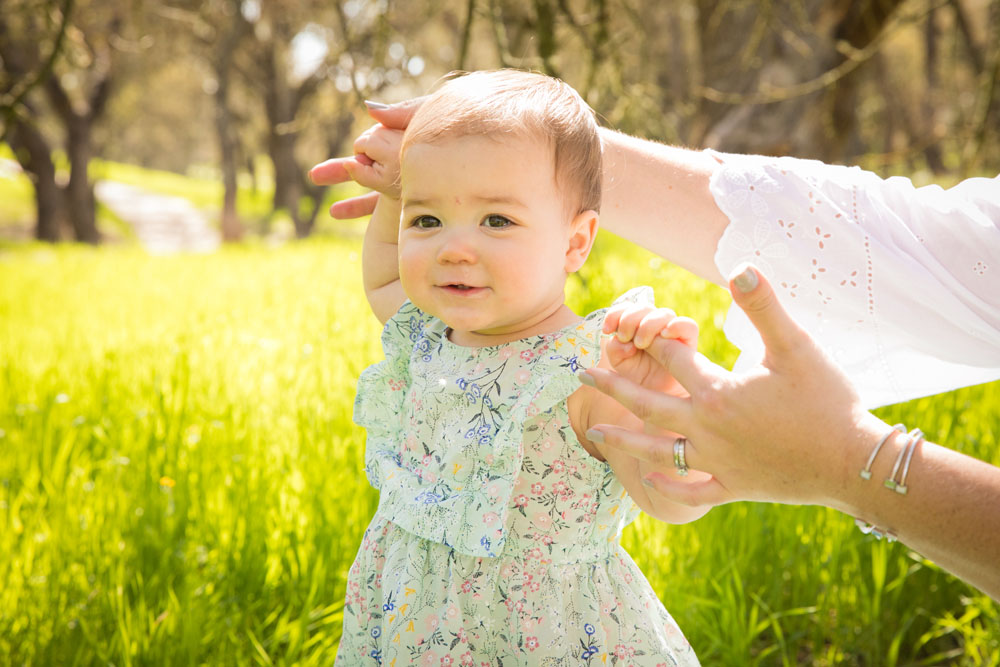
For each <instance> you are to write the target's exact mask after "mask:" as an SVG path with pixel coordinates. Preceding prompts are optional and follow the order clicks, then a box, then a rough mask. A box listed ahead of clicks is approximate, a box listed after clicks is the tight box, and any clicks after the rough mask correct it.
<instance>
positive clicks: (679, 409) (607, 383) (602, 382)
mask: <svg viewBox="0 0 1000 667" xmlns="http://www.w3.org/2000/svg"><path fill="white" fill-rule="evenodd" d="M676 344H677V345H681V343H676ZM577 377H578V378H579V379H580V382H582V383H584V384H587V385H590V386H591V387H595V388H596V389H597V390H598V391H602V392H604V393H605V394H607V395H608V396H610V397H611V398H613V399H615V400H616V401H618V402H619V403H621V404H622V405H624V406H625V407H626V408H628V409H629V410H630V411H631V412H632V414H634V415H635V416H636V417H638V418H639V419H641V420H642V421H644V422H649V423H650V424H655V425H656V426H661V427H663V428H668V429H671V430H674V431H679V432H681V433H683V432H684V430H685V427H687V426H688V425H689V424H690V423H691V417H690V412H691V406H690V403H689V402H688V399H686V398H678V397H677V396H670V395H669V394H664V393H662V392H660V391H656V390H655V389H646V388H645V387H643V386H642V385H639V384H636V383H635V382H632V381H631V380H629V379H627V378H624V377H622V376H620V375H618V373H615V372H613V371H609V370H607V369H604V368H590V369H587V370H586V371H584V372H582V373H578V374H577Z"/></svg>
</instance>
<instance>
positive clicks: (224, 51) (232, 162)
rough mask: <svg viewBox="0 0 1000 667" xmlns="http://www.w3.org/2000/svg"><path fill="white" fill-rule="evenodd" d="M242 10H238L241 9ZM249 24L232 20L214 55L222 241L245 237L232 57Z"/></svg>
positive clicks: (237, 239)
mask: <svg viewBox="0 0 1000 667" xmlns="http://www.w3.org/2000/svg"><path fill="white" fill-rule="evenodd" d="M237 11H238V10H237ZM245 26H246V23H245V22H244V21H242V20H240V19H237V20H235V21H234V22H232V24H231V25H230V27H229V28H228V29H227V30H226V35H225V37H224V38H223V39H222V40H220V42H219V45H218V47H217V50H216V55H215V58H214V62H213V64H214V66H215V76H216V80H217V81H218V87H217V88H216V90H215V130H216V135H217V137H218V140H219V164H220V167H221V169H222V185H223V193H222V215H221V219H220V227H221V229H222V240H223V241H226V242H233V241H239V240H240V239H241V238H243V231H244V230H243V223H242V222H240V218H239V214H238V213H237V211H236V194H237V189H238V187H239V185H238V183H237V166H236V165H237V141H236V131H235V128H234V127H233V126H234V123H233V113H232V110H231V109H230V107H229V83H230V75H231V72H232V56H233V52H234V50H235V48H236V44H237V42H239V41H240V39H241V38H242V36H243V34H244V32H245V31H244V27H245Z"/></svg>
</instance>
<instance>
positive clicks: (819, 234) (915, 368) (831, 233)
mask: <svg viewBox="0 0 1000 667" xmlns="http://www.w3.org/2000/svg"><path fill="white" fill-rule="evenodd" d="M714 155H715V157H716V158H717V159H718V160H719V162H720V163H721V165H720V167H719V168H718V169H717V170H716V172H715V174H714V175H713V176H712V180H711V183H710V189H711V192H712V194H713V196H714V198H715V201H716V203H717V204H718V205H719V207H720V208H721V209H722V211H723V212H724V213H725V214H726V215H727V216H728V217H729V220H730V224H729V226H728V228H727V229H726V231H725V233H724V234H723V236H722V238H721V240H720V241H719V246H718V249H717V252H716V256H715V261H716V265H717V267H718V269H719V271H720V272H721V273H722V275H728V274H729V273H730V272H731V271H732V270H733V269H734V268H735V267H736V266H737V265H738V264H740V263H741V262H744V261H749V262H752V263H753V264H755V265H756V266H757V267H758V268H760V269H761V271H762V272H763V273H764V274H765V275H766V276H767V277H768V279H769V280H770V281H771V283H772V285H773V286H774V288H775V291H776V293H777V295H778V297H779V299H780V300H781V302H782V304H783V305H784V306H785V308H786V309H788V311H789V312H790V313H791V314H792V315H793V317H795V319H796V320H797V321H798V322H799V323H800V324H802V326H804V327H805V328H806V329H807V330H808V331H809V332H810V334H812V335H813V337H814V338H815V339H816V340H817V341H818V342H819V344H820V345H822V346H823V347H824V348H825V349H826V350H827V351H828V352H829V353H830V354H831V355H832V356H833V358H834V359H835V361H837V363H838V364H839V365H840V366H841V367H842V368H844V370H845V371H846V372H847V373H848V375H849V376H850V377H851V379H852V381H853V382H854V383H855V385H856V386H857V388H858V391H859V393H860V394H861V397H862V400H863V402H864V403H865V404H866V406H867V407H876V406H879V405H885V404H888V403H896V402H899V401H903V400H908V399H910V398H916V397H918V396H925V395H929V394H934V393H939V392H942V391H947V390H950V389H954V388H956V387H960V386H965V385H971V384H977V383H980V382H988V381H991V380H995V379H997V378H998V377H1000V289H998V287H1000V177H997V178H994V179H984V178H979V179H969V180H967V181H965V182H963V183H961V184H960V185H958V186H956V187H954V188H951V189H950V190H942V189H941V188H940V187H937V186H928V187H923V188H914V187H913V185H912V183H911V182H910V181H909V180H907V179H903V178H898V177H896V178H890V179H887V180H883V179H881V178H880V177H878V176H877V175H875V174H873V173H871V172H867V171H863V170H861V169H859V168H857V167H842V166H835V165H827V164H824V163H821V162H816V161H812V160H799V159H795V158H787V157H784V158H769V157H761V156H741V155H729V154H719V153H714ZM725 331H726V335H727V336H728V337H729V339H730V340H731V341H732V342H733V343H734V344H735V345H737V346H738V347H739V348H740V349H741V351H742V354H741V356H740V359H739V360H738V361H737V364H736V369H737V370H740V369H745V368H748V367H750V366H753V365H755V364H757V363H759V362H760V360H761V359H762V358H763V344H762V343H761V341H760V338H759V336H758V335H757V332H756V330H755V329H754V328H753V326H752V325H751V324H750V322H749V320H748V319H747V318H746V316H745V315H744V314H743V312H742V311H741V310H739V308H737V307H735V306H733V307H732V308H731V309H730V312H729V315H728V317H727V321H726V325H725Z"/></svg>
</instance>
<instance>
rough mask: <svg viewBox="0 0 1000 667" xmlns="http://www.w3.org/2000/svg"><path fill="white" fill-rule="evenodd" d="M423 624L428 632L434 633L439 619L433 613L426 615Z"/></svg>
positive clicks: (438, 624) (439, 623) (439, 622)
mask: <svg viewBox="0 0 1000 667" xmlns="http://www.w3.org/2000/svg"><path fill="white" fill-rule="evenodd" d="M424 625H426V626H427V632H428V633H430V634H434V631H435V630H437V629H438V627H439V626H440V625H441V619H440V618H438V617H437V616H434V615H431V616H428V617H427V620H425V621H424Z"/></svg>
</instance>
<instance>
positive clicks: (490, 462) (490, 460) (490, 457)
mask: <svg viewBox="0 0 1000 667" xmlns="http://www.w3.org/2000/svg"><path fill="white" fill-rule="evenodd" d="M485 458H486V465H489V466H491V465H493V462H494V461H496V457H495V456H493V455H492V454H487V455H486V457H485Z"/></svg>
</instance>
